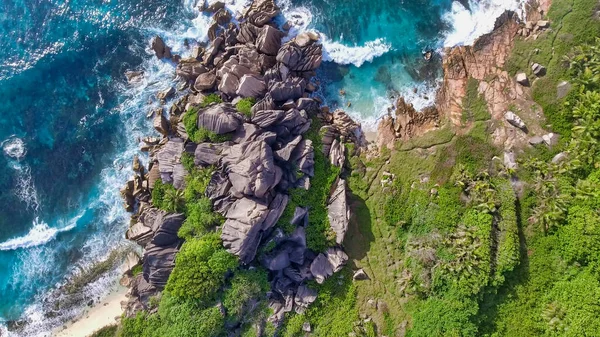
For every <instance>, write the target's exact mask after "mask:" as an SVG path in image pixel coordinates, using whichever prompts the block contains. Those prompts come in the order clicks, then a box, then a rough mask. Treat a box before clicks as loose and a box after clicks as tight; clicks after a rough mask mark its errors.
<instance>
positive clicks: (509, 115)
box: [504, 111, 526, 130]
mask: <svg viewBox="0 0 600 337" xmlns="http://www.w3.org/2000/svg"><path fill="white" fill-rule="evenodd" d="M504 118H505V119H506V121H507V122H508V123H509V124H510V125H512V126H514V127H516V128H519V129H521V130H526V126H525V122H523V120H522V119H521V118H520V117H519V116H517V114H515V113H514V112H512V111H507V112H506V113H505V114H504Z"/></svg>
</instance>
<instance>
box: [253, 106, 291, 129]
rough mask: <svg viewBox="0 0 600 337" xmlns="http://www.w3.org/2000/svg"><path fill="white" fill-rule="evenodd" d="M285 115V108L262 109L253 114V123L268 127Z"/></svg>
mask: <svg viewBox="0 0 600 337" xmlns="http://www.w3.org/2000/svg"><path fill="white" fill-rule="evenodd" d="M284 116H285V111H283V110H262V111H258V112H256V113H254V115H253V116H252V123H254V124H256V125H258V126H260V127H261V128H267V127H269V126H271V125H273V124H275V123H276V122H278V121H279V120H281V119H282V118H283V117H284Z"/></svg>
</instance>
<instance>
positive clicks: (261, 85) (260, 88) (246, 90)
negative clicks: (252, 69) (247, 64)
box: [236, 75, 267, 98]
mask: <svg viewBox="0 0 600 337" xmlns="http://www.w3.org/2000/svg"><path fill="white" fill-rule="evenodd" d="M266 92H267V85H266V84H265V81H264V80H263V79H262V78H260V77H259V76H256V75H244V76H242V78H241V79H240V81H239V85H238V88H237V90H236V94H237V95H238V96H241V97H255V98H258V97H262V96H264V94H265V93H266Z"/></svg>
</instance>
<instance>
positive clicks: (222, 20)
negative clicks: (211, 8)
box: [213, 8, 231, 26]
mask: <svg viewBox="0 0 600 337" xmlns="http://www.w3.org/2000/svg"><path fill="white" fill-rule="evenodd" d="M213 20H214V21H215V22H216V23H217V24H219V25H221V26H223V25H225V24H227V23H229V21H231V13H229V11H228V10H226V9H225V8H221V9H219V10H218V11H217V12H216V13H215V14H214V15H213Z"/></svg>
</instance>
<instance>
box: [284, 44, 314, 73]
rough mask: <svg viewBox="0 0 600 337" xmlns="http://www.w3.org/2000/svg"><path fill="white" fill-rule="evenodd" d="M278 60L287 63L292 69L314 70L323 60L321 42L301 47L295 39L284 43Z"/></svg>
mask: <svg viewBox="0 0 600 337" xmlns="http://www.w3.org/2000/svg"><path fill="white" fill-rule="evenodd" d="M277 61H278V62H281V63H283V64H284V65H286V66H287V67H288V68H289V69H290V70H291V71H298V72H304V71H312V70H315V69H317V68H319V66H320V65H321V62H322V61H323V49H322V46H321V44H316V43H314V44H309V45H306V46H304V47H300V46H299V45H298V44H297V43H296V42H295V41H290V42H288V43H286V44H285V45H283V46H282V47H281V49H279V52H278V53H277Z"/></svg>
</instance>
